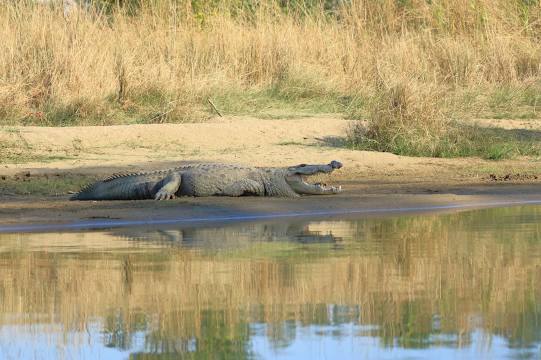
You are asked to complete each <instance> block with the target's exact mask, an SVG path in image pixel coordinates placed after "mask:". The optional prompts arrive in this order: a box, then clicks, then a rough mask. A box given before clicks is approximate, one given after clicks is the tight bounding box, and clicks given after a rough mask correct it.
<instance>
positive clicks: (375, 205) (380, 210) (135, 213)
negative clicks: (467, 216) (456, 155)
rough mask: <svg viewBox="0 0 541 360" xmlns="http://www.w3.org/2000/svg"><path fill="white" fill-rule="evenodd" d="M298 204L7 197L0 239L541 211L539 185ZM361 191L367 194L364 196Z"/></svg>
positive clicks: (346, 195)
mask: <svg viewBox="0 0 541 360" xmlns="http://www.w3.org/2000/svg"><path fill="white" fill-rule="evenodd" d="M349 186H350V188H349V189H346V190H345V191H344V192H343V193H341V194H339V195H327V196H305V197H301V198H294V199H291V198H265V197H241V198H228V197H208V198H193V197H182V198H177V199H175V200H168V201H161V202H157V201H153V200H140V201H85V202H79V201H69V200H68V199H67V197H62V198H60V199H59V198H35V197H26V198H21V197H17V198H13V199H10V200H8V201H5V202H3V203H2V204H1V205H0V233H15V232H55V231H80V230H91V229H104V228H113V227H138V226H145V227H156V226H164V227H168V226H169V227H173V226H182V227H186V226H188V227H193V226H208V225H209V224H224V223H236V222H251V221H256V222H257V221H274V220H277V221H281V220H286V219H300V218H304V219H307V218H308V219H314V220H315V221H317V220H320V219H330V218H337V219H338V218H340V219H344V218H350V219H353V218H359V217H374V216H375V217H386V216H399V215H410V214H411V215H415V214H440V213H446V212H454V211H467V210H474V209H482V208H490V207H509V206H525V205H533V206H536V205H541V186H540V185H539V184H494V185H486V184H477V185H474V184H470V185H441V184H434V183H425V184H422V185H419V184H415V185H411V184H409V185H408V186H406V184H394V185H392V186H389V185H387V186H381V187H379V188H371V191H368V190H366V185H359V184H357V186H352V184H349ZM363 190H365V191H363Z"/></svg>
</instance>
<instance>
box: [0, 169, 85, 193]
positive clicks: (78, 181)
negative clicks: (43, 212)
mask: <svg viewBox="0 0 541 360" xmlns="http://www.w3.org/2000/svg"><path fill="white" fill-rule="evenodd" d="M91 180H92V178H90V177H87V176H76V175H51V176H33V175H30V176H26V175H25V174H21V175H17V176H10V177H2V178H0V195H3V196H9V195H34V196H62V195H68V193H69V192H76V191H78V190H79V189H81V187H83V186H84V185H86V184H88V183H89V182H90V181H91Z"/></svg>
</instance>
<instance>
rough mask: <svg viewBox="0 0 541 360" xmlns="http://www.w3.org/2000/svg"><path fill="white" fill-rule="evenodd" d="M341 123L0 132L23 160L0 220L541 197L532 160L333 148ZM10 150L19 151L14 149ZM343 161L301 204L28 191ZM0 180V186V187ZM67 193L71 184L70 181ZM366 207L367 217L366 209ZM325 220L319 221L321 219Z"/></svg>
mask: <svg viewBox="0 0 541 360" xmlns="http://www.w3.org/2000/svg"><path fill="white" fill-rule="evenodd" d="M349 124H350V122H349V121H347V120H342V119H336V118H331V117H329V118H325V117H321V118H310V119H293V120H259V119H251V118H224V119H217V120H213V121H212V122H207V123H190V124H176V125H169V124H163V125H131V126H110V127H72V128H44V127H20V128H13V127H10V128H3V129H2V130H1V131H0V140H1V141H3V142H4V143H10V142H11V143H13V144H19V147H16V146H13V147H12V149H11V151H14V152H16V154H15V155H17V154H19V155H20V156H21V157H26V161H19V162H18V163H9V162H7V163H5V164H3V165H2V168H1V169H0V175H1V176H2V178H3V180H0V181H3V182H4V186H3V187H2V192H3V201H2V203H1V204H0V224H2V225H17V224H36V223H37V224H57V223H58V224H59V223H73V222H78V221H87V222H92V221H94V222H96V221H105V222H107V221H117V222H118V221H139V220H141V221H155V220H159V219H185V220H186V221H191V220H194V219H202V218H205V217H215V218H220V217H222V218H223V217H227V216H233V215H234V216H238V217H241V216H247V215H250V214H253V215H262V216H267V215H272V214H280V213H281V214H285V213H291V214H294V213H303V214H307V215H308V214H310V213H315V212H319V213H320V214H323V213H325V212H327V213H329V214H331V213H336V214H337V213H343V214H346V213H354V212H355V211H356V212H362V213H364V214H368V213H370V212H373V213H381V211H383V210H384V209H387V210H389V211H390V210H392V209H395V210H396V209H406V208H414V209H425V208H426V209H430V208H431V207H432V208H437V207H445V206H449V205H451V206H476V205H482V204H485V205H488V204H497V203H509V202H515V201H536V200H541V182H540V179H539V176H538V174H540V173H541V172H540V171H539V169H540V168H541V161H540V160H539V159H515V160H506V161H499V162H494V161H485V160H481V159H472V158H468V159H432V158H409V157H401V156H396V155H393V154H388V153H376V152H365V151H357V150H351V149H348V148H346V147H344V146H342V143H343V140H344V136H345V134H346V132H347V128H348V126H349ZM17 152H18V153H17ZM333 159H336V160H340V161H342V162H343V163H344V168H343V169H341V170H339V171H337V172H335V174H333V175H332V177H331V179H328V180H329V182H332V183H336V184H340V185H342V186H343V188H344V189H345V191H344V192H343V193H342V194H339V195H337V196H327V197H303V198H300V199H268V198H265V199H260V198H237V199H230V198H207V199H193V198H184V199H177V200H174V201H169V202H162V203H157V202H153V201H142V202H86V203H81V202H69V201H68V200H67V199H68V194H67V192H68V191H69V190H76V188H75V189H71V188H70V185H65V186H64V187H63V186H57V187H58V189H60V190H59V192H58V193H52V192H51V193H45V194H44V193H43V191H41V192H33V190H32V189H33V188H32V186H27V187H23V188H21V189H22V190H21V189H19V187H18V185H19V184H25V182H26V183H28V184H31V183H32V181H34V182H36V183H40V184H41V185H42V188H43V186H44V187H45V188H47V186H48V185H49V184H50V185H51V186H52V185H57V183H61V182H62V181H63V179H65V178H67V177H70V176H71V177H73V176H78V177H80V179H83V180H85V181H86V180H88V181H90V180H91V179H93V178H99V177H101V176H104V175H107V174H110V173H114V172H117V171H128V170H136V169H155V168H161V167H170V166H174V165H177V164H179V163H183V162H197V161H204V162H227V163H241V164H246V165H253V166H284V165H294V164H298V163H327V162H329V161H331V160H333ZM0 184H1V183H0ZM71 186H72V187H73V186H74V185H71ZM372 210H373V211H372ZM322 216H325V215H322Z"/></svg>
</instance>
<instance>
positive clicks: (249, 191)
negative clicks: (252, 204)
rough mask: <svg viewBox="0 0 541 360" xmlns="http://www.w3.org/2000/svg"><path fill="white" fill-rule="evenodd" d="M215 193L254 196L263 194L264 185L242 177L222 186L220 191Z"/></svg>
mask: <svg viewBox="0 0 541 360" xmlns="http://www.w3.org/2000/svg"><path fill="white" fill-rule="evenodd" d="M216 195H222V196H242V195H254V196H263V195H265V187H264V186H263V184H261V183H259V182H257V181H255V180H251V179H244V180H239V181H235V182H234V183H232V184H230V185H228V186H226V187H224V188H223V189H222V191H221V192H219V193H217V194H216Z"/></svg>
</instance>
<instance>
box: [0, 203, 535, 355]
mask: <svg viewBox="0 0 541 360" xmlns="http://www.w3.org/2000/svg"><path fill="white" fill-rule="evenodd" d="M540 224H541V207H535V206H527V207H511V208H498V209H487V210H479V211H468V212H459V213H453V214H445V215H431V216H408V217H391V218H383V219H361V220H356V221H325V222H321V221H317V222H296V223H284V222H276V223H245V224H235V225H227V226H224V227H220V228H186V229H166V230H163V229H162V230H149V229H146V230H145V229H143V230H141V229H116V230H111V231H105V232H103V231H101V232H80V233H45V234H2V235H0V323H1V329H3V330H1V332H0V345H1V346H0V355H1V354H2V352H3V353H4V356H5V357H7V356H6V354H7V355H9V354H11V353H10V351H15V349H19V348H32V343H33V342H32V341H33V340H32V339H34V347H35V346H38V345H39V344H41V343H40V341H41V340H36V339H43V338H45V339H47V341H46V343H47V344H49V345H50V346H52V347H56V349H57V350H55V351H59V350H58V348H59V347H58V346H60V348H62V349H68V350H69V349H72V348H73V349H77V348H78V346H79V347H87V348H88V347H90V348H91V349H92V348H96V349H97V348H98V347H100V346H101V347H103V348H106V349H111V350H114V351H116V353H117V354H124V355H126V354H130V357H132V358H154V355H156V356H158V355H159V356H161V357H164V358H167V354H169V355H170V356H171V358H175V354H177V355H178V353H184V354H188V355H189V356H190V357H201V358H206V357H208V356H210V355H211V354H217V353H220V354H221V355H222V356H221V357H222V358H243V357H254V356H255V357H257V356H258V355H261V354H262V353H261V351H263V350H262V349H261V348H260V345H261V344H262V343H265V344H267V345H265V346H268V349H267V350H265V351H271V353H274V354H287V352H288V351H289V349H294V348H295V346H297V345H296V344H297V343H299V342H302V341H303V339H304V340H306V339H309V338H320V339H329V341H334V340H332V339H335V340H337V341H340V340H341V339H342V340H343V339H345V338H348V339H359V341H361V339H364V340H366V339H370V340H371V341H372V346H374V347H377V348H379V349H380V350H381V351H385V349H425V350H423V351H430V349H433V348H442V347H443V348H451V349H464V348H468V347H471V345H474V343H475V342H478V341H482V342H483V344H485V345H480V347H482V348H485V349H490V347H491V339H492V338H494V337H498V338H499V339H502V341H503V342H504V344H505V347H506V348H507V349H508V350H510V351H513V349H516V350H517V351H520V352H521V354H523V355H528V354H532V351H534V352H535V351H539V350H538V349H539V345H540V344H541V316H540V315H539V312H540V310H541V300H540V299H541V286H540V285H539V284H540V280H541V225H540ZM478 334H481V335H480V336H477V335H478ZM16 339H18V340H16ZM77 339H78V340H77ZM479 339H481V340H479ZM364 340H363V341H364ZM36 344H37V345H36ZM89 344H90V345H89ZM348 344H350V345H349V346H352V348H353V352H354V350H355V346H354V345H351V342H349V343H348ZM39 346H43V345H39ZM358 346H359V348H358V349H359V350H360V349H363V348H364V346H366V344H365V345H361V343H359V345H358ZM535 349H537V350H535ZM66 351H67V350H66ZM70 351H76V350H70ZM85 351H87V350H85ZM89 351H90V350H89ZM96 351H97V353H98V354H101V355H103V354H104V353H101V352H99V351H98V350H96ZM292 351H293V350H292ZM55 354H56V355H58V353H55ZM81 354H82V355H88V353H87V352H82V353H79V355H81ZM103 356H105V355H103ZM83 357H84V356H83Z"/></svg>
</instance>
